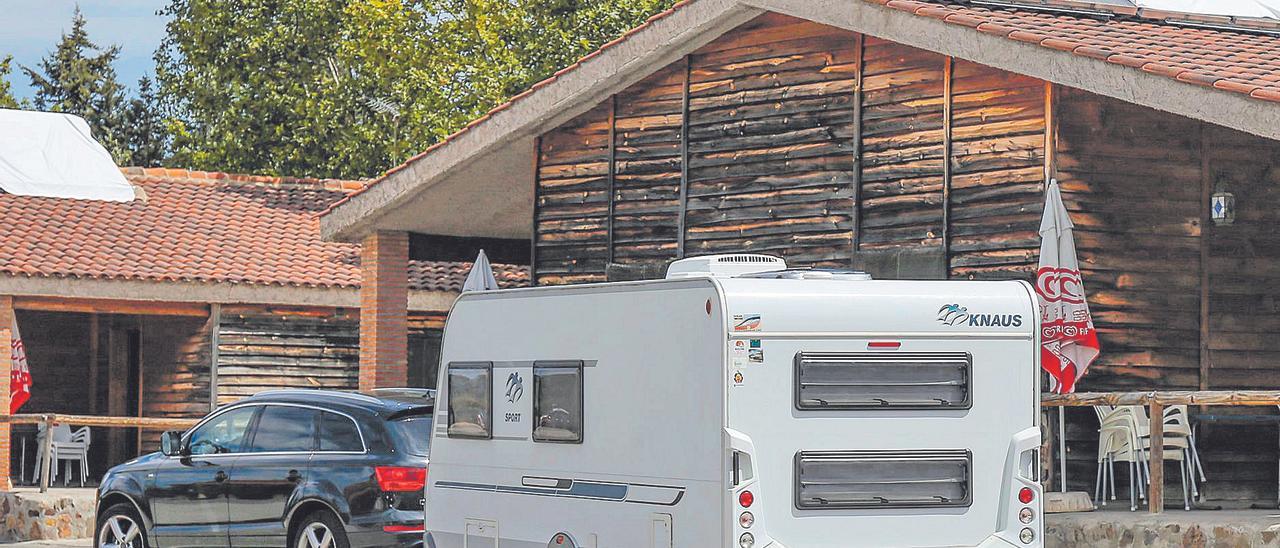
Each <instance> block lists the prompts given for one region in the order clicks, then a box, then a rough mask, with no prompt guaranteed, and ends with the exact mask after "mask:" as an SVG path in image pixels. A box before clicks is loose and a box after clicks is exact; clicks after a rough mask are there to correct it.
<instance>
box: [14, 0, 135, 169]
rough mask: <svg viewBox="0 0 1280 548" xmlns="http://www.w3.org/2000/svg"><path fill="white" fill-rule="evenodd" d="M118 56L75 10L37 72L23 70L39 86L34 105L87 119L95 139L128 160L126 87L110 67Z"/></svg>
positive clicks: (112, 153) (122, 159)
mask: <svg viewBox="0 0 1280 548" xmlns="http://www.w3.org/2000/svg"><path fill="white" fill-rule="evenodd" d="M119 54H120V48H119V46H111V47H108V48H106V49H103V48H100V47H98V45H97V44H94V43H93V42H92V41H91V40H89V34H88V32H86V31H85V19H84V16H83V15H82V14H81V13H80V9H79V8H77V9H76V12H75V16H74V17H73V18H72V20H71V32H70V33H65V34H63V35H62V39H61V40H60V41H59V42H58V45H57V47H56V48H55V49H54V51H53V52H51V53H50V54H49V55H48V56H46V57H45V58H44V59H41V60H40V62H39V63H38V70H37V69H34V68H31V67H27V66H23V67H22V71H23V72H25V73H26V74H27V77H28V78H30V79H31V87H33V88H35V94H34V97H33V101H32V102H33V104H34V106H35V108H36V109H38V110H45V111H50V112H65V113H68V114H75V115H77V116H81V117H83V118H84V119H85V120H86V121H87V122H89V127H90V129H91V130H92V131H93V136H94V138H95V139H97V140H98V142H100V143H102V144H103V146H105V147H106V148H107V150H108V151H110V152H111V155H112V156H113V157H114V158H115V160H116V161H117V162H124V163H127V162H128V160H129V156H130V155H129V149H128V147H127V145H126V143H125V137H124V129H123V128H124V122H125V120H124V113H125V109H124V106H125V89H124V86H121V85H120V84H119V83H118V82H116V71H115V68H114V67H113V66H112V64H113V63H114V62H115V60H116V57H117V56H119Z"/></svg>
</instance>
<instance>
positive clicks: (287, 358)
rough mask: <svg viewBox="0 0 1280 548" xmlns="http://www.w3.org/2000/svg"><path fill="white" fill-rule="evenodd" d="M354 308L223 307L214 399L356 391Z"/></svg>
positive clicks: (225, 400)
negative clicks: (288, 391) (296, 390)
mask: <svg viewBox="0 0 1280 548" xmlns="http://www.w3.org/2000/svg"><path fill="white" fill-rule="evenodd" d="M359 321H360V320H359V316H358V314H357V313H355V312H334V311H332V310H330V311H313V312H310V313H302V312H301V311H292V310H273V309H268V308H264V307H260V306H231V305H226V306H223V308H222V324H221V326H220V330H219V335H218V341H219V344H218V403H219V404H226V403H231V402H234V401H236V400H239V399H241V398H245V397H248V396H251V395H253V394H255V393H257V392H261V391H263V390H272V389H279V388H324V389H333V390H355V389H356V387H357V385H358V382H357V374H358V371H359V361H360V323H359Z"/></svg>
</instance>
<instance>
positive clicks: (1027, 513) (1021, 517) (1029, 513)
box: [1018, 508, 1036, 524]
mask: <svg viewBox="0 0 1280 548" xmlns="http://www.w3.org/2000/svg"><path fill="white" fill-rule="evenodd" d="M1034 519H1036V511H1035V510H1032V509H1030V508H1023V509H1022V510H1019V511H1018V521H1021V522H1022V523H1023V524H1029V523H1031V521H1032V520H1034Z"/></svg>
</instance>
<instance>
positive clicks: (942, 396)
mask: <svg viewBox="0 0 1280 548" xmlns="http://www.w3.org/2000/svg"><path fill="white" fill-rule="evenodd" d="M795 362H796V363H795V365H796V381H795V405H796V409H799V410H806V411H808V410H834V409H893V408H898V409H968V408H969V407H970V404H971V402H970V392H969V386H970V378H971V376H972V372H973V357H972V356H970V355H969V354H968V353H966V352H903V353H881V352H849V353H843V352H800V353H798V354H796V360H795Z"/></svg>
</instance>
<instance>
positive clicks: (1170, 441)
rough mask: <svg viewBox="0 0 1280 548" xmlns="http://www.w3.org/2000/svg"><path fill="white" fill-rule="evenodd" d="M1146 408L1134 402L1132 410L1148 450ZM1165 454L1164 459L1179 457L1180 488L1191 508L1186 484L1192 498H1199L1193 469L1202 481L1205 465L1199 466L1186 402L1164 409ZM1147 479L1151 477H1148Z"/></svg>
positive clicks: (1187, 507) (1148, 428) (1149, 439)
mask: <svg viewBox="0 0 1280 548" xmlns="http://www.w3.org/2000/svg"><path fill="white" fill-rule="evenodd" d="M1145 409H1146V408H1144V407H1137V406H1134V407H1133V410H1134V414H1135V416H1136V417H1137V419H1138V422H1139V426H1138V428H1139V430H1140V433H1139V436H1141V437H1142V447H1143V450H1144V451H1146V452H1147V453H1150V452H1151V420H1150V418H1149V417H1148V416H1147V413H1146V410H1145ZM1163 420H1164V449H1165V450H1164V458H1165V460H1173V461H1178V464H1179V466H1180V467H1181V470H1182V490H1183V491H1184V493H1183V497H1182V498H1183V506H1185V507H1186V509H1188V510H1190V509H1191V506H1190V504H1189V503H1188V502H1187V493H1186V491H1188V487H1189V488H1190V497H1191V499H1198V498H1200V488H1199V486H1197V485H1196V478H1195V472H1197V471H1199V473H1200V477H1201V481H1204V468H1203V467H1201V466H1200V464H1199V463H1200V457H1199V454H1198V452H1197V451H1196V446H1195V433H1194V432H1192V430H1191V420H1190V415H1189V414H1188V413H1187V406H1185V405H1171V406H1169V407H1166V408H1165V409H1164V416H1163ZM1148 478H1150V468H1148ZM1148 481H1150V479H1148Z"/></svg>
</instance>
